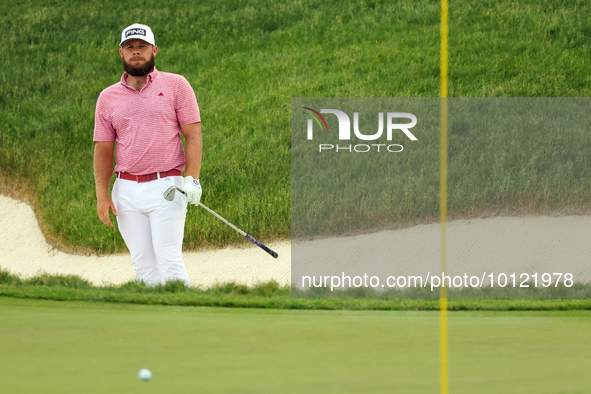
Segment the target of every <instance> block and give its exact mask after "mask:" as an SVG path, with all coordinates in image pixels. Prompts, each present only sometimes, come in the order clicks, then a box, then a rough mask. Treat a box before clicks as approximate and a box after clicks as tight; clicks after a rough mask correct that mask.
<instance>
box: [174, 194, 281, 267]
mask: <svg viewBox="0 0 591 394" xmlns="http://www.w3.org/2000/svg"><path fill="white" fill-rule="evenodd" d="M176 189H177V190H178V191H180V192H181V193H183V194H186V193H185V191H184V190H182V189H180V188H178V187H177V188H176ZM199 206H200V207H201V208H203V209H205V210H206V211H207V212H209V213H211V214H212V215H213V216H215V217H216V218H218V219H220V220H221V221H222V222H224V223H226V224H227V225H228V226H230V227H232V228H233V229H234V230H236V231H237V232H238V233H240V234H241V235H242V236H244V237H246V239H248V240H249V241H250V242H252V243H253V244H255V245H256V246H258V247H259V248H261V249H263V250H264V251H265V252H267V253H269V254H270V255H271V256H273V257H274V258H277V257H279V255H278V254H277V252H275V251H273V250H272V249H270V248H269V247H268V246H266V245H265V244H263V243H262V242H260V241H257V240H256V239H255V238H254V237H252V236H251V235H249V234H246V233H245V232H244V231H242V230H240V229H239V228H238V227H236V226H234V225H233V224H232V223H230V222H229V221H227V220H226V219H224V218H223V217H222V216H220V215H218V214H217V213H216V212H215V211H213V210H212V209H209V208H208V207H206V206H205V205H203V204H202V203H199Z"/></svg>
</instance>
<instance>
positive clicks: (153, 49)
mask: <svg viewBox="0 0 591 394" xmlns="http://www.w3.org/2000/svg"><path fill="white" fill-rule="evenodd" d="M157 53H158V47H157V46H156V45H154V46H153V47H152V54H153V55H154V56H156V54H157Z"/></svg>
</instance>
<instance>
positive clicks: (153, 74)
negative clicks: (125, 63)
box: [120, 66, 160, 89]
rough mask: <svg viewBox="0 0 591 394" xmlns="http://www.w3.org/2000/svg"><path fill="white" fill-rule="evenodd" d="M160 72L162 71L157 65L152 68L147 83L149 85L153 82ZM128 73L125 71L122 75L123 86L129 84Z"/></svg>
mask: <svg viewBox="0 0 591 394" xmlns="http://www.w3.org/2000/svg"><path fill="white" fill-rule="evenodd" d="M158 74H160V72H159V71H158V70H157V69H156V66H154V68H153V69H152V71H150V73H149V74H148V79H147V80H146V85H148V84H149V83H151V82H152V81H154V80H155V79H156V78H157V77H158ZM128 75H129V74H128V73H127V72H124V73H123V75H122V76H121V81H120V83H121V84H122V85H123V86H129V85H128V84H127V82H126V80H127V76H128ZM132 89H133V88H132Z"/></svg>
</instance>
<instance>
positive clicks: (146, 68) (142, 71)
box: [123, 55, 154, 77]
mask: <svg viewBox="0 0 591 394" xmlns="http://www.w3.org/2000/svg"><path fill="white" fill-rule="evenodd" d="M153 68H154V55H152V56H151V57H150V59H148V61H147V62H146V63H145V64H144V65H141V66H134V65H132V64H131V63H128V62H126V61H125V59H123V69H124V70H125V71H126V72H127V73H128V74H129V75H131V76H134V77H143V76H144V75H147V74H149V73H150V72H151V71H152V69H153Z"/></svg>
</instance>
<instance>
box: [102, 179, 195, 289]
mask: <svg viewBox="0 0 591 394" xmlns="http://www.w3.org/2000/svg"><path fill="white" fill-rule="evenodd" d="M172 185H176V186H179V187H181V186H182V185H183V177H181V176H172V177H167V178H162V179H156V180H153V181H150V182H142V183H138V182H136V181H128V180H125V179H117V180H116V181H115V184H114V185H113V191H112V198H113V203H114V204H115V208H116V209H117V213H118V216H117V223H118V225H119V231H120V232H121V235H122V236H123V240H124V241H125V244H126V245H127V248H128V249H129V252H130V253H131V261H132V264H133V268H135V272H136V279H137V280H138V281H142V282H145V283H146V284H148V285H157V284H161V283H165V282H167V281H171V280H182V281H183V282H184V283H185V285H187V286H191V282H190V280H189V275H187V270H186V269H185V264H184V262H183V253H182V252H183V236H184V232H185V216H186V214H187V203H186V199H185V198H184V196H182V194H181V193H177V195H176V197H175V199H174V201H167V200H165V199H164V197H163V193H164V192H165V191H166V189H168V188H169V187H170V186H172Z"/></svg>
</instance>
